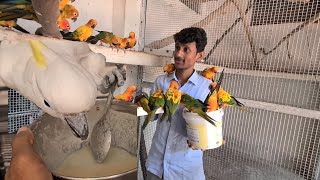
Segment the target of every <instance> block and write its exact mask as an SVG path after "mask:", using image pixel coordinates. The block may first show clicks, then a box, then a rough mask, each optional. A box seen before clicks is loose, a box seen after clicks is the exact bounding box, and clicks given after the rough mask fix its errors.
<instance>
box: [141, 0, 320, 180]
mask: <svg viewBox="0 0 320 180" xmlns="http://www.w3.org/2000/svg"><path fill="white" fill-rule="evenodd" d="M160 10H161V11H160ZM319 13H320V1H319V0H216V1H211V0H164V1H156V0H148V2H147V9H146V27H145V39H144V40H145V43H144V44H145V47H146V48H151V49H159V51H163V52H164V54H165V51H167V50H173V49H174V42H173V34H175V33H176V32H178V31H180V30H181V29H182V28H185V27H190V26H197V27H202V28H204V29H205V30H206V32H207V36H208V44H207V47H206V49H205V53H206V56H205V58H204V59H203V61H202V62H201V63H198V64H196V70H199V71H200V70H202V69H204V68H205V67H207V66H211V65H216V66H219V67H220V69H221V68H225V79H224V81H223V85H222V87H223V88H224V89H225V90H227V91H228V92H230V93H231V94H232V95H233V96H235V97H238V98H241V99H247V100H253V101H254V102H255V103H256V104H259V103H262V104H263V103H270V105H271V106H273V107H272V108H270V109H274V110H273V111H271V110H265V109H257V108H254V107H255V104H253V105H250V108H248V110H249V112H242V111H239V110H238V109H235V108H228V109H227V110H226V113H225V117H224V119H225V120H224V122H225V123H224V138H225V141H226V143H225V144H224V145H223V146H222V147H220V148H217V149H213V150H209V151H206V152H205V155H204V162H205V163H204V168H205V173H206V177H207V179H219V180H224V179H226V180H229V179H246V180H247V179H259V180H260V179H310V180H311V179H312V180H313V179H320V162H319V160H320V157H319V155H320V154H319V153H320V152H319V149H320V147H319V137H320V136H319V133H318V132H319V127H320V125H319V120H320V119H319V118H310V117H309V115H308V114H306V113H302V114H301V115H290V114H291V113H290V110H288V109H290V108H296V109H299V110H302V111H303V110H305V112H311V113H314V114H319V111H320V93H319V92H320V83H319V75H320V73H319V70H320V60H319V59H320V57H319V56H320V53H319V43H320V41H319V40H320V35H319V17H320V15H319ZM163 27H165V28H163ZM161 74H163V71H162V67H150V66H148V67H147V66H146V67H144V68H143V81H144V82H149V83H152V82H154V80H155V78H156V77H157V76H159V75H161ZM279 105H283V106H281V107H288V108H287V109H286V108H282V109H279V107H280V106H279ZM309 110H311V111H309ZM314 117H319V116H314ZM153 133H154V130H151V131H150V132H149V131H146V132H145V134H146V135H145V141H146V143H151V141H152V136H153Z"/></svg>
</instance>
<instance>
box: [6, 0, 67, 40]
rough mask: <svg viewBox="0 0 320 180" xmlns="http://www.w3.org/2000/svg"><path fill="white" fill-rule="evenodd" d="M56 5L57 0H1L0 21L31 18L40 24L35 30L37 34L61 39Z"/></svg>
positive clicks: (57, 3) (58, 13)
mask: <svg viewBox="0 0 320 180" xmlns="http://www.w3.org/2000/svg"><path fill="white" fill-rule="evenodd" d="M58 6H59V1H58V0H46V1H43V0H1V1H0V21H12V20H13V21H17V19H19V18H22V19H26V20H33V21H36V22H38V23H39V24H40V25H41V27H40V28H38V29H37V30H36V32H35V33H36V34H37V35H43V36H47V37H54V38H59V39H61V38H62V35H61V33H60V31H59V28H58V26H57V24H56V21H57V19H58V17H59V15H60V12H59V8H58ZM35 12H36V13H35Z"/></svg>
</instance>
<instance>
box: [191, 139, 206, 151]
mask: <svg viewBox="0 0 320 180" xmlns="http://www.w3.org/2000/svg"><path fill="white" fill-rule="evenodd" d="M187 143H188V146H189V148H191V149H193V150H199V149H198V148H196V147H195V146H193V145H192V144H191V143H190V142H189V141H188V140H187ZM206 150H207V149H201V151H202V152H204V151H206Z"/></svg>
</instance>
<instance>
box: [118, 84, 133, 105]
mask: <svg viewBox="0 0 320 180" xmlns="http://www.w3.org/2000/svg"><path fill="white" fill-rule="evenodd" d="M136 90H137V88H136V86H129V87H128V88H127V89H126V90H125V92H124V93H122V94H119V95H117V96H114V99H118V100H122V101H126V102H132V100H133V94H134V93H135V92H136Z"/></svg>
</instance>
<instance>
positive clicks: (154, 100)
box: [142, 89, 165, 130]
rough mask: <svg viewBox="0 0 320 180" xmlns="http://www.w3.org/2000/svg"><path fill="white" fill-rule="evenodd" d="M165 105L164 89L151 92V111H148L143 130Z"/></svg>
mask: <svg viewBox="0 0 320 180" xmlns="http://www.w3.org/2000/svg"><path fill="white" fill-rule="evenodd" d="M164 105H165V95H164V94H163V91H162V89H158V90H157V91H156V92H154V93H153V94H151V96H150V98H149V107H150V110H151V111H150V112H149V113H148V115H147V117H146V119H145V121H144V123H143V125H142V130H144V129H145V128H146V127H147V125H148V123H149V122H150V121H151V119H152V118H153V117H154V115H155V114H156V111H157V110H158V109H159V108H163V107H164Z"/></svg>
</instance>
